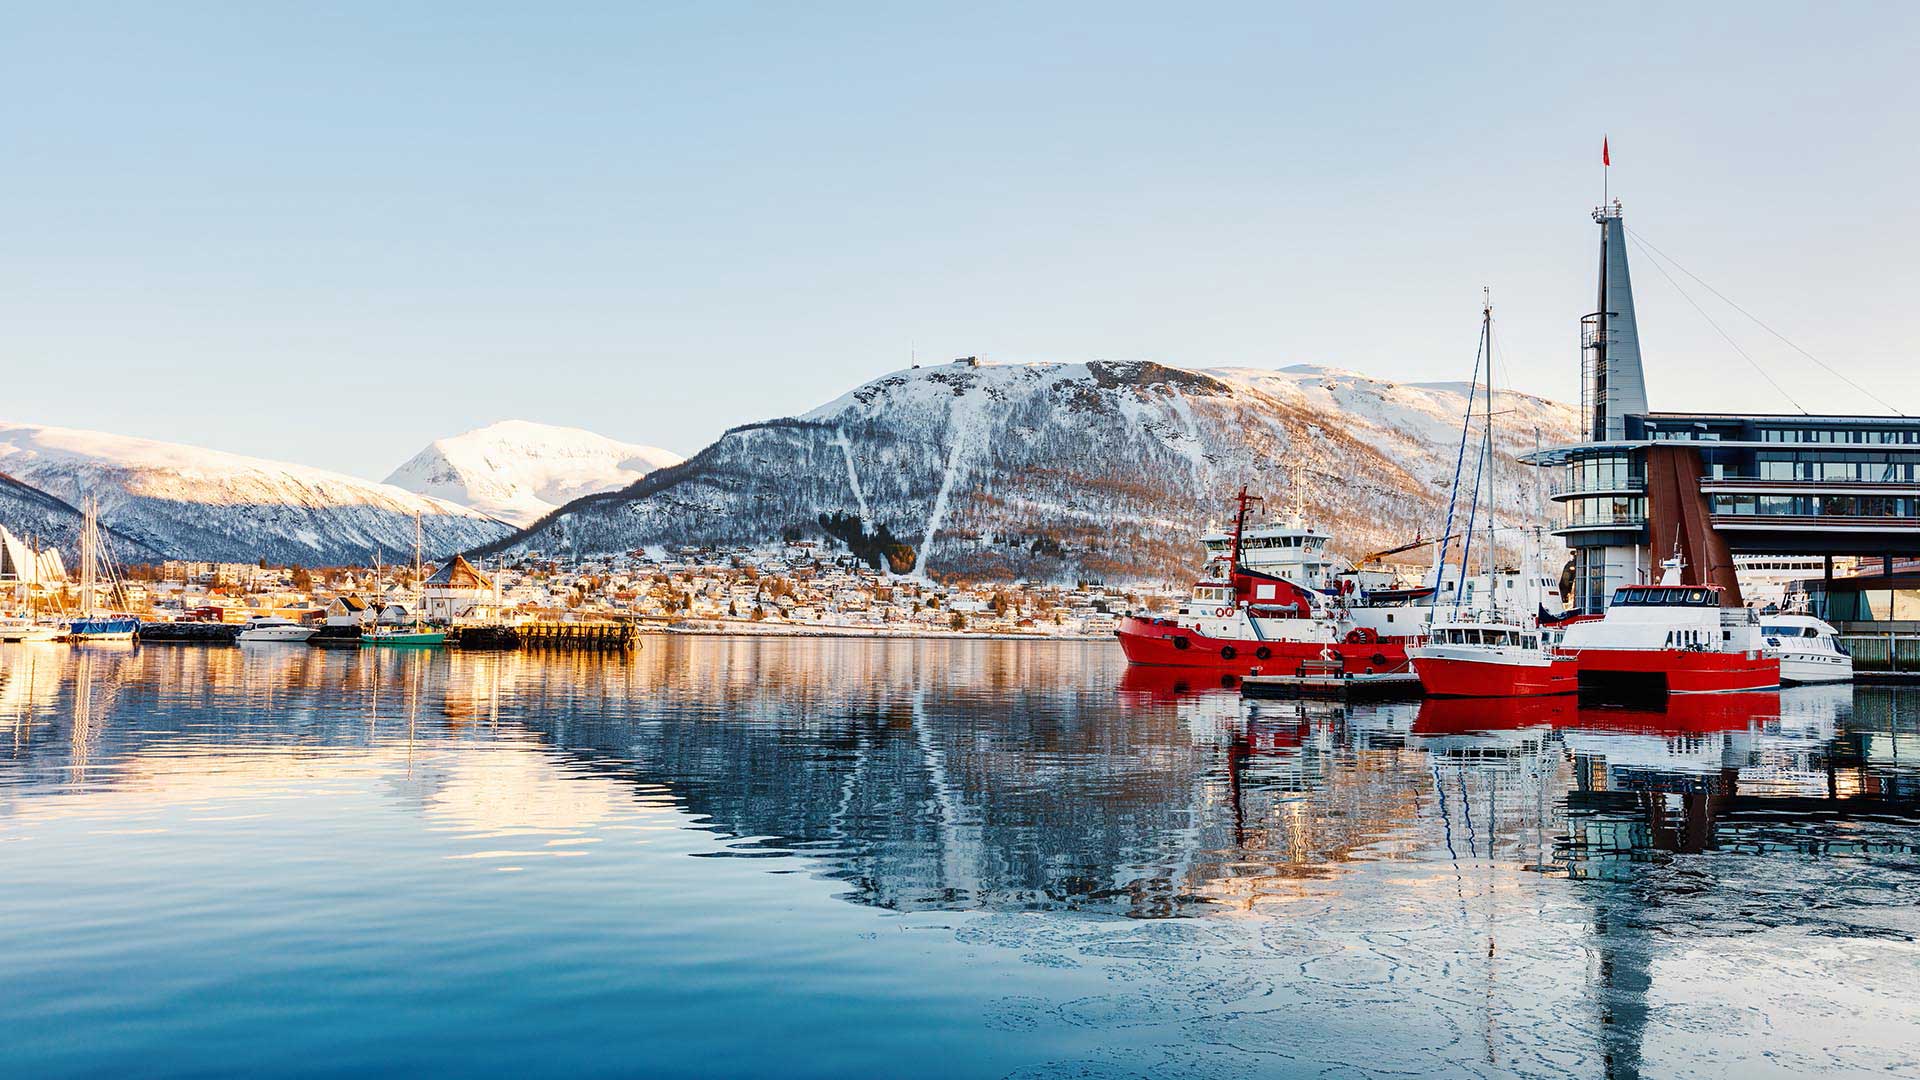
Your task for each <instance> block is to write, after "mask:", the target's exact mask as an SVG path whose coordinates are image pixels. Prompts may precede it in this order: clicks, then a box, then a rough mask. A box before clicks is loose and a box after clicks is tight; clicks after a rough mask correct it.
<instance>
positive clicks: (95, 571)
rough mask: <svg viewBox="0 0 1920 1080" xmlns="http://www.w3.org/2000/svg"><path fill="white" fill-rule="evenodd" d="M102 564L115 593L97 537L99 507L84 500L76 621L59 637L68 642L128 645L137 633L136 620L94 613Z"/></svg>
mask: <svg viewBox="0 0 1920 1080" xmlns="http://www.w3.org/2000/svg"><path fill="white" fill-rule="evenodd" d="M103 564H104V566H105V569H106V572H107V583H108V585H109V586H110V587H112V588H113V591H115V592H118V591H119V590H118V585H119V581H118V576H117V575H116V574H115V573H114V569H113V560H112V559H111V558H109V557H108V555H107V552H106V550H105V545H104V543H103V541H102V539H101V536H100V503H99V500H97V499H94V498H88V499H86V500H85V501H84V502H83V503H82V504H81V522H80V617H79V618H77V619H73V620H72V621H70V622H68V623H67V625H66V628H65V629H64V630H63V631H62V633H61V636H62V637H64V638H65V639H66V640H68V641H132V640H133V636H134V634H136V633H138V632H139V630H140V620H139V619H136V618H134V617H133V616H131V615H126V614H102V613H100V612H98V611H96V610H94V604H95V603H97V602H98V600H99V575H100V570H101V568H102V565H103Z"/></svg>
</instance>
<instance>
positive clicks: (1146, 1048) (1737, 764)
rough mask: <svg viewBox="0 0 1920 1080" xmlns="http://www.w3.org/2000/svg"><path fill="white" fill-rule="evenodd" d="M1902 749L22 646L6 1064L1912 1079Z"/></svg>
mask: <svg viewBox="0 0 1920 1080" xmlns="http://www.w3.org/2000/svg"><path fill="white" fill-rule="evenodd" d="M1917 768H1920V693H1915V692H1910V691H1906V690H1900V689H1886V688H1866V687H1863V688H1860V689H1858V690H1857V691H1856V690H1853V689H1850V688H1837V689H1836V688H1809V689H1803V690H1794V691H1789V692H1785V693H1778V694H1756V695H1734V696H1719V697H1709V698H1691V699H1675V700H1674V701H1673V702H1672V704H1671V705H1669V706H1668V707H1667V708H1665V709H1658V710H1656V709H1650V708H1644V707H1643V708H1637V709H1622V708H1605V707H1594V706H1591V705H1587V704H1583V703H1581V702H1578V701H1576V700H1574V699H1571V698H1562V699H1549V700H1544V701H1530V702H1529V701H1512V702H1470V701H1428V702H1424V703H1419V704H1393V705H1379V706H1356V707H1352V708H1348V707H1345V706H1340V705H1335V704H1330V703H1322V702H1273V701H1262V702H1257V703H1247V702H1242V701H1241V700H1240V698H1239V697H1238V695H1237V693H1235V692H1233V691H1232V690H1231V689H1223V688H1221V687H1219V686H1217V685H1214V684H1212V683H1211V682H1210V681H1208V680H1207V679H1205V678H1204V677H1201V678H1199V679H1193V678H1188V677H1183V676H1180V675H1178V674H1172V673H1167V672H1154V671H1150V670H1142V669H1126V668H1124V665H1123V664H1122V663H1121V661H1120V659H1119V656H1118V653H1117V651H1116V650H1114V649H1112V648H1111V647H1110V646H1107V645H1104V644H1072V643H997V642H933V641H922V642H886V641H819V640H791V641H782V640H765V641H760V640H752V639H724V638H713V639H698V640H688V641H680V640H659V641H649V642H648V647H647V648H645V649H643V650H642V651H641V652H640V653H639V654H637V655H636V656H635V657H633V658H631V659H628V660H619V659H609V658H605V657H601V656H593V655H579V656H574V655H565V654H561V655H536V654H511V653H508V654H490V653H489V654H460V653H434V652H407V651H381V650H364V651H358V652H353V651H348V652H335V651H327V650H318V649H300V648H287V647H276V648H261V649H255V648H247V649H210V648H201V647H164V646H146V647H118V648H96V647H82V648H73V649H67V648H61V647H21V648H15V649H9V650H7V651H5V652H0V905H4V907H0V910H6V911H9V912H12V913H13V914H14V915H15V918H14V919H12V920H0V955H6V956H8V957H9V958H11V959H12V960H13V961H14V963H13V964H11V965H8V966H0V993H5V994H6V995H7V997H8V999H9V1000H10V1001H13V1002H17V1003H19V1007H18V1008H17V1009H16V1010H15V1013H14V1019H15V1021H16V1023H17V1024H18V1027H17V1028H16V1031H17V1033H20V1034H22V1035H23V1037H21V1038H16V1039H12V1040H10V1041H9V1044H8V1045H7V1046H5V1047H0V1065H4V1064H6V1063H7V1062H8V1060H9V1058H12V1059H14V1061H15V1063H16V1064H18V1065H21V1066H26V1067H30V1068H31V1069H32V1070H33V1071H56V1072H57V1071H104V1070H111V1069H114V1068H116V1067H122V1068H124V1067H126V1066H128V1065H129V1064H131V1063H140V1065H141V1067H143V1068H151V1067H156V1063H157V1067H159V1068H160V1069H161V1070H162V1071H201V1070H208V1069H212V1070H217V1071H245V1070H254V1071H261V1070H264V1071H276V1070H285V1069H289V1068H292V1069H294V1070H295V1071H298V1066H296V1065H289V1064H288V1063H289V1062H299V1061H302V1060H305V1059H303V1057H302V1056H301V1055H302V1053H303V1048H304V1050H305V1051H313V1052H318V1051H319V1049H320V1048H323V1047H324V1048H326V1050H325V1052H326V1053H327V1054H328V1055H329V1057H328V1058H327V1059H326V1060H327V1061H328V1062H329V1066H328V1067H329V1068H330V1069H335V1068H337V1069H341V1070H352V1069H354V1068H370V1067H374V1066H377V1065H382V1064H393V1063H396V1062H399V1063H408V1062H411V1063H412V1064H413V1065H415V1066H418V1067H425V1068H435V1067H437V1068H440V1069H445V1070H449V1071H460V1070H462V1069H469V1068H476V1067H486V1068H489V1069H490V1070H506V1071H524V1072H549V1073H550V1072H568V1071H578V1069H580V1068H590V1069H603V1070H604V1069H607V1068H610V1067H614V1064H615V1063H616V1062H626V1061H632V1060H642V1059H644V1060H646V1061H647V1062H649V1063H650V1067H651V1069H652V1071H655V1072H658V1073H661V1074H673V1073H676V1072H685V1073H689V1074H691V1073H700V1072H712V1071H721V1072H735V1073H765V1072H776V1071H777V1072H781V1073H783V1074H786V1075H792V1074H794V1073H796V1072H797V1073H799V1074H802V1075H806V1074H817V1075H837V1074H845V1073H848V1072H869V1073H872V1072H897V1071H900V1070H901V1069H902V1068H905V1067H906V1063H908V1062H911V1063H912V1065H913V1068H914V1069H915V1070H916V1071H919V1072H921V1073H923V1074H926V1075H956V1076H973V1075H988V1076H999V1075H1008V1074H1015V1075H1023V1076H1026V1075H1032V1076H1045V1075H1062V1076H1064V1075H1109V1074H1111V1075H1154V1076H1161V1075H1169V1076H1170V1075H1240V1074H1247V1073H1264V1074H1278V1075H1296V1074H1298V1075H1319V1074H1322V1073H1323V1072H1324V1071H1325V1070H1328V1069H1334V1070H1336V1071H1337V1070H1339V1069H1342V1068H1345V1069H1352V1070H1366V1071H1386V1072H1393V1071H1400V1072H1406V1073H1414V1074H1432V1073H1439V1072H1458V1073H1463V1074H1472V1073H1476V1072H1482V1073H1496V1074H1507V1073H1540V1074H1546V1075H1560V1074H1564V1073H1567V1072H1574V1073H1592V1074H1596V1075H1600V1074H1604V1075H1637V1074H1639V1073H1641V1072H1642V1071H1645V1072H1647V1073H1649V1074H1666V1073H1670V1072H1673V1071H1676V1070H1678V1071H1684V1070H1686V1069H1689V1068H1703V1069H1712V1070H1715V1071H1738V1070H1739V1069H1741V1068H1743V1067H1765V1068H1767V1069H1770V1070H1774V1071H1780V1072H1786V1073H1794V1072H1805V1073H1809V1074H1814V1073H1828V1072H1834V1071H1846V1070H1855V1069H1857V1070H1871V1071H1876V1072H1884V1071H1888V1070H1891V1071H1894V1072H1898V1071H1900V1070H1902V1069H1905V1068H1911V1067H1913V1066H1914V1065H1915V1059H1914V1058H1913V1056H1912V1051H1910V1050H1908V1049H1907V1048H1908V1047H1910V1046H1912V1045H1914V1039H1913V1036H1914V1035H1915V1034H1920V1027H1917V1025H1920V1006H1916V1005H1914V1004H1912V1003H1911V999H1912V995H1911V994H1910V993H1909V992H1907V990H1906V989H1905V988H1906V987H1908V986H1910V985H1911V982H1912V979H1913V977H1914V976H1915V975H1916V974H1920V962H1917V961H1920V954H1916V952H1915V946H1914V935H1915V932H1916V931H1920V918H1916V916H1915V914H1914V912H1915V910H1916V907H1915V901H1916V899H1920V895H1916V894H1917V892H1920V877H1917V876H1916V874H1915V871H1916V870H1920V858H1916V845H1917V844H1920V804H1917V801H1920V784H1917V783H1916V777H1920V772H1917V771H1916V769H1917ZM741 1015H752V1016H756V1017H763V1018H765V1019H764V1020H762V1021H761V1022H759V1023H757V1024H756V1025H755V1026H753V1028H752V1029H751V1030H747V1031H743V1030H742V1028H741V1027H740V1025H739V1024H738V1023H737V1018H738V1017H739V1016H741ZM289 1018H296V1019H297V1021H298V1022H297V1023H291V1024H290V1023H289V1022H288V1021H289ZM27 1020H33V1021H34V1023H31V1024H29V1023H27V1022H26V1021H27ZM263 1024H264V1025H271V1031H272V1034H271V1035H268V1034H266V1033H264V1032H263V1030H262V1029H261V1027H260V1025H263ZM1836 1025H1844V1029H1845V1030H1846V1031H1847V1032H1848V1038H1847V1039H1846V1040H1842V1041H1838V1042H1836V1040H1835V1039H1833V1038H1832V1032H1833V1031H1834V1030H1836V1029H1837V1028H1836ZM82 1032H84V1033H85V1034H84V1035H83V1034H82ZM633 1055H639V1057H634V1056H633Z"/></svg>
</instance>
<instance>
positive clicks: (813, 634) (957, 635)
mask: <svg viewBox="0 0 1920 1080" xmlns="http://www.w3.org/2000/svg"><path fill="white" fill-rule="evenodd" d="M673 634H678V635H682V636H687V637H794V638H898V639H902V640H932V641H1072V642H1079V643H1082V644H1084V643H1087V642H1098V641H1113V640H1114V636H1113V635H1112V634H1015V633H1006V632H993V631H985V630H945V631H943V630H890V629H887V628H885V627H868V626H809V627H793V626H775V627H764V628H758V629H747V628H745V627H742V626H737V625H717V626H663V627H659V628H657V629H656V628H652V627H648V628H645V629H642V630H641V631H640V637H641V638H642V639H645V638H648V637H653V636H656V635H661V636H664V635H673Z"/></svg>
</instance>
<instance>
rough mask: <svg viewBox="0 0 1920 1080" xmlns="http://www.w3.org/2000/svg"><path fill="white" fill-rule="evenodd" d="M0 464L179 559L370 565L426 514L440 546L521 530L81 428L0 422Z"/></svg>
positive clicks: (369, 486) (230, 458)
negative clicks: (90, 498)
mask: <svg viewBox="0 0 1920 1080" xmlns="http://www.w3.org/2000/svg"><path fill="white" fill-rule="evenodd" d="M0 472H6V473H10V474H12V475H13V476H15V477H17V478H19V479H20V480H22V481H25V482H26V483H28V484H30V485H32V486H33V487H36V488H39V489H40V490H42V491H44V492H46V493H48V494H51V495H53V496H56V497H57V498H59V499H62V500H65V501H66V502H68V503H73V504H77V503H78V502H79V501H80V499H81V498H82V497H83V496H85V495H89V494H91V495H95V496H98V497H99V499H100V520H101V522H102V523H103V524H105V525H106V526H107V527H109V528H111V529H113V530H115V531H116V532H118V533H120V534H122V535H124V536H126V537H128V538H130V539H131V540H132V541H134V542H135V543H138V544H141V545H143V546H144V547H145V548H147V549H148V550H149V551H151V552H153V553H157V554H162V555H165V556H168V557H173V558H183V559H206V560H214V561H233V562H252V561H254V560H256V559H259V558H265V559H267V560H268V561H270V562H276V563H301V564H308V565H323V564H343V563H359V562H364V561H366V560H367V559H368V558H369V557H370V555H371V553H372V552H373V550H374V548H375V547H379V548H381V549H383V550H385V551H386V552H388V553H389V556H390V557H391V555H392V554H393V553H397V552H410V551H412V550H413V520H414V515H415V514H419V515H420V519H421V526H422V531H423V533H424V536H425V544H424V546H425V548H426V551H427V554H428V555H434V554H439V553H444V552H447V551H452V550H456V549H461V548H469V547H472V546H474V545H476V544H483V543H487V542H490V541H492V540H495V539H498V538H499V537H501V536H503V535H505V534H507V533H508V532H510V531H511V529H510V528H509V527H508V526H506V525H504V524H502V523H501V522H498V521H495V520H493V519H492V518H489V517H487V516H485V515H482V514H480V513H477V512H475V511H473V510H469V509H467V508H466V507H462V506H456V505H454V504H452V503H448V502H443V501H441V500H438V499H429V498H425V497H422V496H419V495H416V494H414V493H412V492H410V491H403V490H401V489H400V488H396V487H390V486H388V485H385V484H375V483H372V482H370V481H367V480H360V479H356V478H354V477H351V476H344V475H342V474H339V473H333V472H327V471H325V470H322V469H313V468H308V467H306V466H301V465H287V464H282V463H280V462H275V461H266V460H262V459H260V458H250V457H242V456H240V455H238V454H228V453H222V452H220V451H217V450H203V449H199V448H197V447H191V446H182V445H179V444H177V443H164V442H156V441H154V440H151V439H136V438H129V437H126V436H121V435H108V434H103V433H100V432H93V431H78V430H74V429H71V428H55V427H37V426H30V425H23V424H5V423H0ZM0 512H4V511H0ZM0 524H6V525H8V526H9V527H14V524H13V522H12V521H11V520H9V519H7V518H5V517H0ZM121 557H122V558H123V559H127V558H138V557H140V556H138V555H134V554H129V555H122V556H121Z"/></svg>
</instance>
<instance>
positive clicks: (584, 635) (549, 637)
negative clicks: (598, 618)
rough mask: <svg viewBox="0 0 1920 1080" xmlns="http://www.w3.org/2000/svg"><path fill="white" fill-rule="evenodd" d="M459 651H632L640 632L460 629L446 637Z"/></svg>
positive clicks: (572, 627)
mask: <svg viewBox="0 0 1920 1080" xmlns="http://www.w3.org/2000/svg"><path fill="white" fill-rule="evenodd" d="M447 642H448V644H451V645H456V646H458V647H459V648H461V649H467V650H473V651H484V650H505V649H567V650H574V651H583V652H632V651H633V650H634V649H636V648H638V647H639V645H640V631H639V629H638V627H636V626H635V625H634V624H633V623H631V622H577V623H566V622H552V623H524V624H522V625H519V626H462V627H456V628H455V629H454V630H452V631H450V632H449V633H448V635H447Z"/></svg>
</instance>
